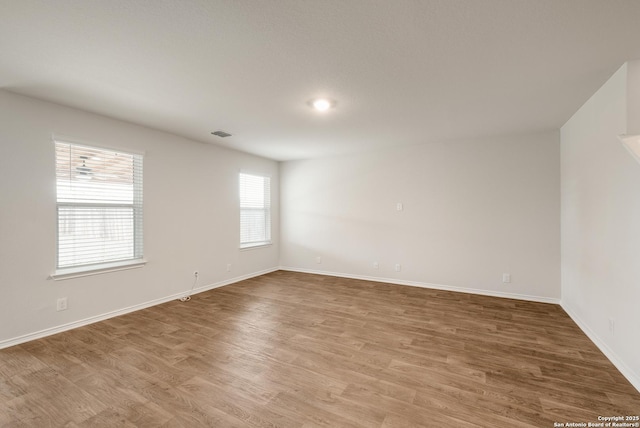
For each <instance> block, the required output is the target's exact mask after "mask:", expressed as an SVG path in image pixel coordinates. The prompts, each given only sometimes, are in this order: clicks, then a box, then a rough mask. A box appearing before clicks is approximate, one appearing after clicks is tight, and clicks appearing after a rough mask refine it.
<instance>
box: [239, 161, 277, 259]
mask: <svg viewBox="0 0 640 428" xmlns="http://www.w3.org/2000/svg"><path fill="white" fill-rule="evenodd" d="M270 243H271V179H270V177H263V176H259V175H251V174H244V173H240V247H241V248H248V247H255V246H259V245H267V244H270Z"/></svg>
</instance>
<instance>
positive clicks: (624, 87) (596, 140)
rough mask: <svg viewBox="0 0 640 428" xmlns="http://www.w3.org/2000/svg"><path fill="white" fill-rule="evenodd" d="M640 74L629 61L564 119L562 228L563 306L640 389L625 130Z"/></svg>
mask: <svg viewBox="0 0 640 428" xmlns="http://www.w3.org/2000/svg"><path fill="white" fill-rule="evenodd" d="M638 82H640V68H639V67H638V63H637V62H636V63H635V64H630V66H628V65H625V66H623V67H622V68H621V69H620V70H618V72H616V74H615V75H614V76H613V77H611V79H610V80H609V81H608V82H607V83H606V84H605V85H604V86H603V87H602V88H601V89H600V90H599V91H598V92H596V93H595V94H594V95H593V97H591V99H590V100H589V101H587V103H585V104H584V105H583V106H582V107H581V108H580V109H579V110H578V112H576V113H575V115H574V116H573V117H572V118H571V119H570V120H569V121H568V122H567V123H566V124H565V125H564V126H563V127H562V129H561V157H562V235H561V236H562V305H563V307H564V308H565V310H567V312H569V314H570V315H571V316H572V317H573V318H574V319H575V320H576V321H577V322H578V324H579V325H580V326H581V327H582V329H583V330H584V331H585V332H586V333H587V334H588V335H589V336H590V337H591V339H592V340H593V341H594V342H595V343H596V344H597V345H598V346H600V348H601V349H602V350H603V351H604V352H605V354H607V356H608V357H609V359H610V360H611V361H612V362H613V363H614V364H616V366H617V367H618V368H619V369H620V371H621V372H622V373H623V374H624V375H625V376H626V377H627V378H628V379H629V380H630V381H631V382H632V383H633V384H634V385H635V387H636V388H637V389H639V390H640V340H638V339H640V335H639V333H638V332H639V331H640V317H639V316H638V314H639V307H638V305H639V304H640V164H638V163H637V162H636V161H635V160H634V159H633V157H632V156H631V155H630V154H629V153H628V152H627V151H626V150H625V149H624V148H623V146H622V144H621V143H620V141H619V140H618V138H617V135H619V134H625V133H627V132H628V128H627V117H628V116H627V114H628V110H629V109H628V107H629V106H631V107H633V106H634V105H636V106H637V105H638V102H640V98H639V99H635V100H634V99H629V98H628V97H629V96H633V93H634V92H633V91H628V89H629V88H631V89H633V87H636V88H637V87H638ZM629 83H631V85H629ZM635 96H640V94H639V93H636V95H635ZM609 320H613V322H614V328H613V331H610V328H609Z"/></svg>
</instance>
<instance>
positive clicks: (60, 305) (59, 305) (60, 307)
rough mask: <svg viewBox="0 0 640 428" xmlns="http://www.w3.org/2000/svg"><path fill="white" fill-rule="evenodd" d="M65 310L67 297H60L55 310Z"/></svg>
mask: <svg viewBox="0 0 640 428" xmlns="http://www.w3.org/2000/svg"><path fill="white" fill-rule="evenodd" d="M66 310H67V298H66V297H61V298H59V299H58V301H57V302H56V311H58V312H60V311H66Z"/></svg>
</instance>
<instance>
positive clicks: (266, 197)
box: [237, 171, 273, 250]
mask: <svg viewBox="0 0 640 428" xmlns="http://www.w3.org/2000/svg"><path fill="white" fill-rule="evenodd" d="M243 175H246V176H251V177H259V178H261V179H263V180H264V183H263V193H262V198H263V201H264V205H263V206H262V207H243V206H242V205H243V200H242V185H243V184H242V176H243ZM237 177H238V201H239V203H238V207H239V226H240V229H239V231H240V233H239V235H240V236H239V240H238V241H239V245H240V250H252V249H256V248H262V247H268V246H270V245H272V243H273V239H272V228H273V227H272V221H271V217H272V212H271V211H272V210H271V194H272V192H271V176H270V175H267V174H261V173H255V172H249V171H240V172H239V174H238V176H237ZM243 211H260V212H264V219H265V220H264V221H265V227H264V231H265V236H264V239H262V240H258V241H243V240H242V236H243V226H244V224H243V220H242V219H243V216H242V213H243Z"/></svg>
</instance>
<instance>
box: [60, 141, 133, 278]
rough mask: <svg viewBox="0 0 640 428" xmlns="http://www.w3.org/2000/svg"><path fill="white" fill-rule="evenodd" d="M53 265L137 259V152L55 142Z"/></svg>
mask: <svg viewBox="0 0 640 428" xmlns="http://www.w3.org/2000/svg"><path fill="white" fill-rule="evenodd" d="M55 151H56V190H57V209H58V232H57V243H58V254H57V268H58V269H62V270H64V269H67V268H79V267H85V266H86V267H87V269H94V268H100V267H101V266H100V265H105V264H109V265H110V266H113V265H114V264H115V265H117V264H118V262H129V261H135V260H137V259H140V260H142V155H138V154H131V153H124V152H116V151H111V150H105V149H100V148H95V147H88V146H83V145H77V144H72V143H66V142H62V141H56V142H55Z"/></svg>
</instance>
